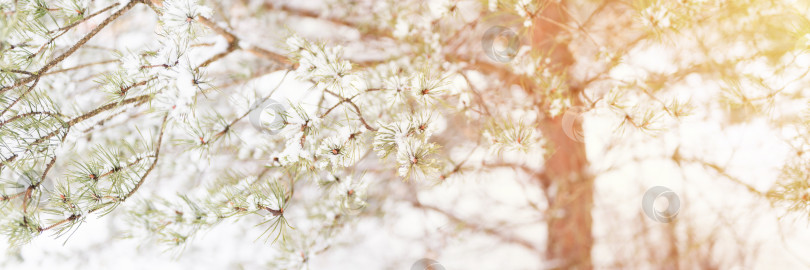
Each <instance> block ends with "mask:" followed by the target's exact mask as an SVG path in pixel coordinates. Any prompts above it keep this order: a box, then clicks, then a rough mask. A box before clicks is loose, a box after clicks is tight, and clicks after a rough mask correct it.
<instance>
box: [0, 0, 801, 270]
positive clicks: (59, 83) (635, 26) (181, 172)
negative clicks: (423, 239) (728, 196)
mask: <svg viewBox="0 0 810 270" xmlns="http://www.w3.org/2000/svg"><path fill="white" fill-rule="evenodd" d="M281 2H284V1H221V2H220V1H202V0H122V1H112V0H106V1H102V0H97V1H92V0H89V1H88V0H55V1H44V0H0V95H1V96H0V139H2V140H1V141H0V179H2V184H0V195H2V197H0V203H1V204H0V213H2V219H0V221H1V222H2V225H0V229H1V230H2V232H3V234H4V235H5V236H6V237H7V238H8V239H9V244H10V245H12V246H20V245H25V244H26V243H28V242H30V241H32V239H34V238H35V237H42V234H46V233H51V232H52V233H53V234H54V235H56V236H65V237H66V238H69V236H70V234H71V233H72V232H74V231H75V230H79V229H80V228H79V225H80V224H82V223H83V222H85V221H86V220H87V219H88V218H89V217H92V216H105V215H108V214H111V213H114V212H125V213H127V216H126V219H127V221H128V224H130V227H129V230H130V232H131V234H130V235H128V236H131V237H145V238H146V239H147V240H145V241H152V240H156V241H158V242H161V243H163V244H165V245H167V246H168V247H170V249H177V248H179V249H182V247H185V246H187V245H194V243H193V241H190V240H191V239H193V238H194V237H195V236H196V235H197V234H198V232H200V231H202V230H206V229H209V228H211V227H213V226H216V225H217V224H220V223H221V222H223V221H226V220H229V221H230V220H238V221H239V222H254V223H256V224H257V226H259V227H260V228H262V229H263V231H264V234H262V235H255V236H253V237H259V238H261V239H263V240H264V241H266V242H267V244H268V245H273V246H276V247H278V249H279V251H280V253H279V254H281V255H278V257H277V258H274V259H273V260H272V261H271V267H274V268H301V267H306V265H307V263H308V260H309V258H310V257H312V256H317V255H319V254H322V253H324V252H327V251H328V250H329V249H330V247H332V246H334V245H338V244H340V245H344V244H345V243H336V242H335V241H334V238H335V237H336V236H337V235H339V234H341V233H344V232H345V231H347V230H349V231H350V230H352V229H353V226H352V224H355V223H356V222H357V221H358V220H361V219H372V218H381V219H386V218H387V217H388V216H389V215H390V212H389V211H392V209H390V208H386V205H390V204H393V203H406V204H407V205H409V206H410V207H413V208H415V209H420V210H425V211H429V212H434V213H436V214H438V215H440V216H442V217H444V218H445V219H446V220H448V221H449V222H451V223H453V224H456V225H458V228H459V229H460V230H465V229H466V230H469V231H471V232H473V233H477V234H483V235H488V236H490V237H494V238H496V239H499V240H501V241H503V242H505V243H508V244H515V245H517V246H519V247H521V248H523V249H526V250H528V251H529V252H532V253H534V254H536V255H537V257H538V258H542V260H541V261H542V264H544V265H545V266H546V267H549V268H558V269H592V268H594V263H595V262H594V260H593V259H592V257H593V255H592V250H593V249H594V245H595V237H594V233H593V231H594V223H596V222H598V221H596V220H595V219H594V217H593V212H594V196H595V190H596V182H597V180H598V179H599V177H600V173H605V172H603V171H599V170H597V169H595V168H594V167H595V166H592V164H591V162H592V161H593V160H594V159H599V160H601V159H605V158H606V157H610V156H611V153H612V152H622V151H624V153H626V152H632V151H634V150H627V149H629V148H628V147H631V146H632V145H633V144H635V143H638V142H639V140H646V138H655V137H656V136H660V135H662V134H667V132H670V131H673V130H676V131H677V130H679V128H680V126H679V125H680V123H682V121H685V120H684V119H688V118H689V117H701V116H703V117H707V118H712V120H711V121H714V122H717V123H718V125H719V126H721V127H720V128H721V129H730V128H734V127H735V126H737V125H740V124H742V123H750V122H756V121H766V122H767V123H768V126H769V127H771V128H773V129H779V130H783V131H785V132H784V134H789V135H786V138H783V139H784V140H785V141H786V142H787V143H789V144H790V145H791V146H792V147H793V148H794V149H796V151H795V153H793V154H791V156H790V157H788V162H787V164H784V168H783V170H782V171H783V172H782V173H781V175H780V177H779V178H778V179H777V180H776V182H775V184H774V185H773V186H771V187H768V188H767V189H764V188H762V187H761V186H759V185H753V184H751V183H747V182H746V181H743V180H740V179H738V178H737V177H735V176H734V175H733V174H730V173H728V171H727V169H726V168H725V167H723V165H721V164H718V163H716V162H715V161H713V160H710V159H704V158H701V157H700V155H699V154H697V152H696V151H694V150H695V149H694V148H690V147H688V146H682V145H678V146H677V147H675V148H674V149H663V151H651V152H652V153H654V154H656V155H658V157H659V158H663V159H664V160H666V161H667V162H669V164H670V165H677V166H692V165H697V166H699V167H700V168H702V169H704V170H705V171H706V172H709V173H716V174H718V175H719V176H720V178H725V179H727V180H728V181H730V182H732V183H733V184H734V185H737V186H739V187H740V190H741V192H747V193H750V194H752V195H753V196H754V197H756V198H757V199H760V200H761V201H762V202H763V203H771V204H772V205H774V206H775V207H777V209H786V210H788V211H791V212H799V213H802V214H805V215H807V214H810V212H808V209H810V208H808V205H810V182H808V181H807V178H808V176H807V171H808V169H807V162H806V160H807V154H805V152H806V151H805V149H806V148H807V147H808V146H807V145H808V144H807V136H806V135H804V134H805V133H807V132H806V131H807V127H808V122H807V117H806V115H805V114H804V113H805V112H804V111H802V109H801V108H804V106H803V105H804V104H806V101H807V97H805V96H804V94H805V92H806V91H805V90H804V88H803V86H804V85H805V84H806V83H807V76H806V75H807V73H808V72H809V71H810V69H808V64H807V62H808V55H809V54H808V53H807V49H808V48H809V47H810V20H808V19H807V17H808V16H809V15H810V14H808V12H807V10H810V9H808V8H810V3H807V2H806V1H784V2H781V1H756V0H725V1H691V0H684V1H663V0H636V1H615V0H607V1H593V0H579V1H574V0H556V1H555V0H550V1H526V0H436V1H420V0H413V1H398V0H385V1H355V0H333V1H323V2H319V3H318V8H313V9H307V8H305V7H302V6H299V5H295V4H293V3H281ZM304 23H309V24H313V25H315V26H313V27H317V31H311V30H310V31H307V30H306V29H305V28H306V27H301V25H303V24H304ZM645 54H646V55H652V56H654V57H652V59H653V60H654V61H667V62H666V63H648V62H649V60H648V62H644V61H639V58H640V57H641V58H643V57H645ZM689 80H693V81H695V80H697V81H699V82H700V84H702V85H704V86H705V87H703V88H701V89H692V90H690V89H685V86H686V87H689V86H690V85H692V84H693V82H691V83H690V82H689ZM707 91H708V92H709V93H708V94H707V93H705V92H707ZM279 96H284V98H281V97H279ZM796 108H799V109H796ZM715 111H719V112H721V115H720V116H713V115H712V113H713V112H715ZM593 119H602V120H607V121H609V122H610V126H611V130H614V131H615V132H613V133H608V134H603V133H591V132H589V131H588V130H587V129H585V130H583V121H586V122H587V121H592V120H593ZM788 130H790V131H793V132H789V131H788ZM604 141H609V142H610V143H607V145H608V146H607V147H605V148H606V149H601V150H595V151H596V152H594V151H592V150H590V149H591V148H587V149H586V143H589V144H591V143H593V144H595V145H600V144H605V143H604ZM589 147H590V146H589ZM586 150H587V151H586ZM641 152H643V151H641ZM595 153H596V154H599V155H601V156H600V157H594V156H593V155H594V154H595ZM637 158H638V157H637ZM623 165H626V164H620V165H618V166H623ZM501 169H507V170H510V171H513V173H514V175H515V176H516V178H518V179H515V180H514V181H518V182H520V183H521V185H523V183H525V186H524V187H525V189H526V190H533V191H538V194H542V199H543V201H541V200H538V202H534V201H529V202H528V203H527V204H526V205H524V208H526V209H530V210H531V211H535V212H537V213H540V214H541V215H542V222H543V223H544V224H545V225H546V226H547V235H546V237H545V238H542V237H539V238H534V239H525V238H523V237H521V236H518V235H517V233H513V232H512V231H511V230H510V229H509V228H510V227H509V226H510V225H515V224H510V223H509V222H510V220H509V219H508V218H507V219H502V220H501V219H495V220H496V221H498V222H492V223H490V224H489V225H475V222H471V221H467V220H465V217H463V216H459V215H458V213H455V212H454V211H452V210H450V209H443V208H440V207H437V206H435V205H432V204H431V203H430V202H425V201H422V200H420V194H422V193H424V192H427V191H429V190H430V189H431V188H435V187H445V188H451V189H452V188H453V187H454V186H463V185H465V184H467V181H471V180H470V179H475V178H477V177H481V176H486V175H492V174H493V173H495V172H499V171H500V170H501ZM496 175H497V174H496ZM175 180H176V181H184V182H183V183H181V184H178V183H175V184H170V185H169V184H166V183H167V182H171V181H175ZM718 181H722V180H718ZM166 187H177V188H178V189H173V190H168V189H167V188H166ZM144 190H149V191H150V192H148V193H146V192H144ZM639 198H641V194H639ZM119 207H120V208H121V209H118V208H119ZM291 215H293V216H297V217H305V218H297V219H296V220H297V221H298V222H292V221H291V220H290V219H289V217H290V216H291ZM115 217H116V218H117V217H119V216H115ZM493 219H494V218H493ZM681 224H682V223H669V224H667V226H668V227H667V228H666V233H667V235H668V236H667V237H669V240H668V242H667V243H669V244H670V246H668V247H667V251H666V252H665V253H666V255H657V254H651V255H649V258H648V261H649V262H652V263H654V264H655V262H660V263H665V264H671V265H674V266H675V267H676V268H695V267H709V266H710V265H709V264H710V263H708V264H707V263H706V262H704V261H699V260H690V259H689V256H690V254H691V252H694V251H691V250H686V249H684V248H682V247H681V246H680V245H679V244H678V243H679V241H685V240H684V239H683V238H682V237H680V238H679V236H678V233H677V230H678V229H679V228H684V227H683V226H686V225H681ZM678 226H681V227H678ZM538 239H541V240H538ZM542 239H545V240H542ZM596 240H598V239H596ZM67 241H80V239H67ZM539 245H545V246H544V247H541V246H539ZM623 263H627V262H623ZM743 263H744V262H743ZM622 266H625V267H628V266H629V267H632V266H636V267H643V266H644V264H640V263H639V264H634V263H628V264H619V267H622Z"/></svg>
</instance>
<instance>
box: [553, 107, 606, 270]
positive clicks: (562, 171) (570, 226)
mask: <svg viewBox="0 0 810 270" xmlns="http://www.w3.org/2000/svg"><path fill="white" fill-rule="evenodd" d="M575 125H577V126H579V125H580V124H579V123H576V124H575ZM575 128H579V127H575ZM543 132H544V135H545V136H546V137H547V138H548V139H549V141H550V142H551V143H552V144H553V147H554V148H553V149H555V150H554V151H555V152H554V153H553V154H552V156H551V157H550V158H549V159H548V160H547V161H546V164H545V171H544V173H543V174H542V175H543V176H542V177H544V178H545V179H540V180H541V181H542V183H543V185H544V188H545V189H546V194H549V195H548V196H549V198H548V204H549V211H548V213H549V214H548V215H547V218H548V238H547V239H548V242H547V245H546V258H547V259H548V260H549V262H551V263H552V265H555V266H556V267H555V268H561V269H592V268H593V266H592V264H591V247H592V246H593V236H592V234H591V227H592V224H593V217H592V216H591V209H593V189H594V186H593V176H592V175H590V174H589V173H588V171H587V169H588V161H587V159H586V156H585V145H584V144H583V143H581V142H577V141H574V140H572V139H571V138H568V137H567V136H566V135H565V133H564V132H563V128H562V121H561V117H556V118H554V119H548V121H545V123H544V125H543Z"/></svg>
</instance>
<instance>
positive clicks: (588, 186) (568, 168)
mask: <svg viewBox="0 0 810 270" xmlns="http://www.w3.org/2000/svg"><path fill="white" fill-rule="evenodd" d="M552 3H553V1H552ZM560 5H565V1H561V3H560V4H549V5H548V6H547V7H546V8H545V9H544V10H543V11H542V12H541V13H540V14H538V17H536V18H535V20H534V21H533V25H534V29H533V31H532V45H533V48H534V49H536V50H540V51H541V52H549V51H552V50H553V51H552V53H551V55H550V58H551V61H552V63H554V64H555V65H556V66H557V67H559V69H558V70H555V72H556V73H557V74H560V73H563V72H565V71H566V70H567V69H569V68H571V67H572V66H573V64H574V59H573V57H572V55H571V52H570V51H569V49H568V44H562V43H564V42H566V41H564V40H565V39H561V38H560V37H561V36H565V35H567V34H568V33H564V32H563V31H566V30H564V29H561V28H560V27H559V26H558V25H557V24H556V23H552V22H549V20H553V21H555V22H557V23H560V24H566V23H567V22H568V16H567V13H566V12H564V10H563V9H562V8H561V6H560ZM567 73H568V74H570V72H567ZM568 84H569V89H568V90H569V91H570V93H568V96H569V98H570V99H571V104H573V105H581V104H582V102H581V101H580V100H579V93H580V92H581V91H582V89H581V86H579V85H578V83H577V82H572V81H569V83H568ZM541 92H542V91H541ZM542 117H543V118H541V119H542V121H541V131H542V132H543V135H544V136H545V137H546V138H547V139H548V140H549V143H550V144H551V149H553V150H552V151H553V153H552V154H551V156H550V157H549V158H548V159H547V161H546V164H545V166H544V170H545V171H544V172H543V173H541V174H540V178H542V179H538V181H541V184H542V185H543V188H544V189H545V191H546V194H547V196H548V198H547V199H548V205H549V212H548V213H549V214H548V215H547V217H548V238H547V241H548V242H547V245H546V254H545V256H546V259H547V260H548V261H549V263H550V265H551V266H553V267H554V268H558V269H592V268H593V264H592V262H591V248H592V247H593V235H592V232H591V228H592V224H593V217H592V216H591V210H592V209H593V190H594V185H593V176H592V175H591V174H590V173H589V172H588V160H587V157H586V155H585V145H584V143H582V142H578V141H575V140H574V139H573V138H569V137H568V136H566V134H565V132H564V131H563V121H562V115H560V116H557V117H554V118H552V117H550V116H542ZM581 124H582V123H581V122H580V121H575V123H574V126H573V127H571V128H573V129H574V130H581V128H582V126H581Z"/></svg>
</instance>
